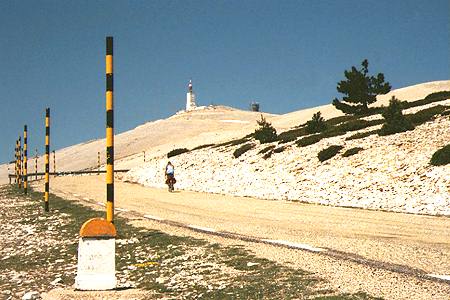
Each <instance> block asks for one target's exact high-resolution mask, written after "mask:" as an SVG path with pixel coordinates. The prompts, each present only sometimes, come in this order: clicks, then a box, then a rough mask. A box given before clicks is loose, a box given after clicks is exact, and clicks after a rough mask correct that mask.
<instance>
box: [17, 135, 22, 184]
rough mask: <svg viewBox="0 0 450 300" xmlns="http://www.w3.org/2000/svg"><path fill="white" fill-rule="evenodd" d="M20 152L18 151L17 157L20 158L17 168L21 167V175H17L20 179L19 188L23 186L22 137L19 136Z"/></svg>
mask: <svg viewBox="0 0 450 300" xmlns="http://www.w3.org/2000/svg"><path fill="white" fill-rule="evenodd" d="M18 143H19V144H18V152H17V157H18V160H19V163H18V165H17V168H18V169H19V176H18V177H17V178H18V179H17V180H18V181H17V182H18V185H19V189H21V188H22V139H21V137H20V136H19V142H18Z"/></svg>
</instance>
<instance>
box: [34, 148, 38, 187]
mask: <svg viewBox="0 0 450 300" xmlns="http://www.w3.org/2000/svg"><path fill="white" fill-rule="evenodd" d="M34 151H35V154H34V179H35V180H37V170H38V164H37V160H38V152H37V148H36V149H34Z"/></svg>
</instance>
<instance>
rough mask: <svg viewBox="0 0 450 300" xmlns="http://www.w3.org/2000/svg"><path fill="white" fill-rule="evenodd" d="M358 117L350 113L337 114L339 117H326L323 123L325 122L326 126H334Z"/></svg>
mask: <svg viewBox="0 0 450 300" xmlns="http://www.w3.org/2000/svg"><path fill="white" fill-rule="evenodd" d="M355 119H358V117H357V116H351V115H345V116H339V117H334V118H331V119H328V120H326V121H325V123H327V125H328V126H334V125H338V124H340V123H344V122H347V121H350V120H355Z"/></svg>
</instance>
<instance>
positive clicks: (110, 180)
mask: <svg viewBox="0 0 450 300" xmlns="http://www.w3.org/2000/svg"><path fill="white" fill-rule="evenodd" d="M113 92H114V80H113V38H112V36H108V37H106V220H107V221H109V222H114V97H113Z"/></svg>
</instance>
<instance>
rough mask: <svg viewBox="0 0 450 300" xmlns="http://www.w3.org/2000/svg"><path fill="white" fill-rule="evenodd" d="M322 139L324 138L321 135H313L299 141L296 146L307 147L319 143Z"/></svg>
mask: <svg viewBox="0 0 450 300" xmlns="http://www.w3.org/2000/svg"><path fill="white" fill-rule="evenodd" d="M321 139H322V136H321V135H320V134H313V135H309V136H306V137H304V138H301V139H299V140H298V141H297V142H296V144H297V146H299V147H306V146H309V145H312V144H315V143H317V142H318V141H320V140H321Z"/></svg>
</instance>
